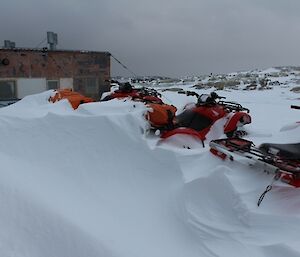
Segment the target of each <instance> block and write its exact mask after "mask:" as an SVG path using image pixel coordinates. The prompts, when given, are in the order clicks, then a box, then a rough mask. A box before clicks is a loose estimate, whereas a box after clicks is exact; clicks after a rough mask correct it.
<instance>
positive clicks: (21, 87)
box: [17, 78, 47, 99]
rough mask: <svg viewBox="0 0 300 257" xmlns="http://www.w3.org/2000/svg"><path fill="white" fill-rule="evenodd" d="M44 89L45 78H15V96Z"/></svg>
mask: <svg viewBox="0 0 300 257" xmlns="http://www.w3.org/2000/svg"><path fill="white" fill-rule="evenodd" d="M45 90H47V89H46V79H45V78H32V79H27V78H21V79H17V98H19V99H21V98H23V97H24V96H27V95H33V94H37V93H41V92H44V91H45Z"/></svg>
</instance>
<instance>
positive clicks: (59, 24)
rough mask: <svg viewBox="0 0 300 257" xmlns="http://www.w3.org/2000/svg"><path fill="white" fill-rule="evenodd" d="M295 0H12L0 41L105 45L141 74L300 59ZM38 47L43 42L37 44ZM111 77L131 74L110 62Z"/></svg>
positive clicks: (0, 18) (2, 15) (4, 6)
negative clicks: (52, 38)
mask: <svg viewBox="0 0 300 257" xmlns="http://www.w3.org/2000/svg"><path fill="white" fill-rule="evenodd" d="M299 11H300V1H299V0H281V1H278V0H185V1H182V0H151V1H145V0H60V1H58V0H51V1H50V0H9V1H5V2H3V3H1V9H0V31H1V34H0V35H1V36H0V40H1V41H0V43H1V44H3V40H4V39H9V40H12V41H15V42H16V44H17V46H25V47H36V46H37V45H38V44H39V43H40V42H41V41H42V40H43V39H44V38H45V36H46V31H54V32H56V33H57V34H58V40H59V46H58V47H59V48H63V49H84V50H96V51H109V52H111V53H112V54H113V55H114V56H115V57H117V58H118V59H119V60H120V61H121V62H123V63H124V64H125V65H127V66H128V67H129V68H130V69H131V70H132V71H134V72H135V73H136V74H138V75H141V76H143V75H166V76H172V77H179V76H183V75H200V74H207V73H211V72H213V73H227V72H231V71H238V70H248V69H253V68H268V67H271V66H279V65H300V50H299V49H300V15H299ZM41 46H45V44H42V45H41ZM112 75H130V73H128V72H127V71H126V70H124V69H123V68H122V67H121V66H120V65H118V64H117V63H116V62H114V61H112Z"/></svg>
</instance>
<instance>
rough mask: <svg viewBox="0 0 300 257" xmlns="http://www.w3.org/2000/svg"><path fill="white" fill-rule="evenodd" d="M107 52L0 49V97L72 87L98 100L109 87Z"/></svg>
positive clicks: (11, 97) (108, 55)
mask: <svg viewBox="0 0 300 257" xmlns="http://www.w3.org/2000/svg"><path fill="white" fill-rule="evenodd" d="M109 79H110V53H108V52H93V51H66V50H47V49H23V48H13V49H7V48H2V49H0V100H9V99H14V98H18V99H21V98H23V97H24V96H26V95H31V94H36V93H40V92H43V91H45V90H50V89H59V88H72V89H73V90H74V91H77V92H80V93H82V94H84V95H86V96H89V97H92V98H94V99H96V100H98V99H99V98H100V96H101V94H102V93H103V92H105V91H108V90H109V88H110V83H109V82H108V81H109Z"/></svg>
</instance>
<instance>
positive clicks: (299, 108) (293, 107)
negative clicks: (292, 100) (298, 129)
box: [291, 105, 300, 110]
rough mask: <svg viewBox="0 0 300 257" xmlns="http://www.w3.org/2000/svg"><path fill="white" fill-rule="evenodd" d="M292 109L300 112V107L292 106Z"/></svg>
mask: <svg viewBox="0 0 300 257" xmlns="http://www.w3.org/2000/svg"><path fill="white" fill-rule="evenodd" d="M291 108H292V109H297V110H300V106H298V105H291Z"/></svg>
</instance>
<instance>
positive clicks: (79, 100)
mask: <svg viewBox="0 0 300 257" xmlns="http://www.w3.org/2000/svg"><path fill="white" fill-rule="evenodd" d="M62 99H68V101H69V102H70V104H71V105H72V107H73V109H74V110H75V109H77V108H78V106H79V105H80V104H83V103H91V102H94V100H93V99H92V98H90V97H86V96H84V95H81V94H79V93H77V92H74V91H72V89H60V90H57V92H56V94H55V95H54V96H51V97H50V98H49V102H52V103H55V102H57V101H60V100H62Z"/></svg>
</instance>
